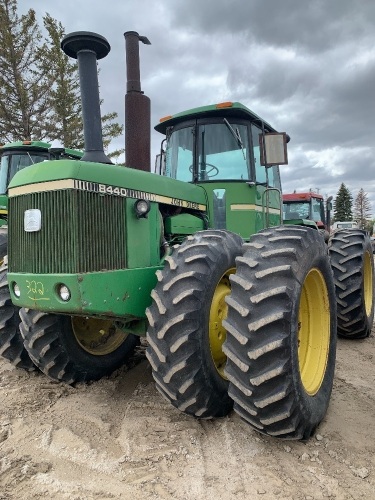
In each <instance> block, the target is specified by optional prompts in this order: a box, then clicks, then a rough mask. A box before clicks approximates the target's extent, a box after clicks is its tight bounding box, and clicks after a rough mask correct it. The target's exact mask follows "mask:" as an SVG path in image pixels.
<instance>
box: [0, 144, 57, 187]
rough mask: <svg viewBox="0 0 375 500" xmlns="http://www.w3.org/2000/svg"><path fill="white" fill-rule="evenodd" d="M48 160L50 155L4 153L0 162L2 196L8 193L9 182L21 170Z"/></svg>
mask: <svg viewBox="0 0 375 500" xmlns="http://www.w3.org/2000/svg"><path fill="white" fill-rule="evenodd" d="M48 158H49V155H48V153H45V154H43V153H29V152H25V153H17V154H6V153H4V154H3V155H2V156H1V162H0V194H5V193H6V191H7V189H8V184H9V182H10V181H11V180H12V178H13V177H14V175H15V174H16V173H17V172H18V171H19V170H22V169H23V168H25V167H29V166H30V165H33V164H34V163H40V162H41V161H45V160H48Z"/></svg>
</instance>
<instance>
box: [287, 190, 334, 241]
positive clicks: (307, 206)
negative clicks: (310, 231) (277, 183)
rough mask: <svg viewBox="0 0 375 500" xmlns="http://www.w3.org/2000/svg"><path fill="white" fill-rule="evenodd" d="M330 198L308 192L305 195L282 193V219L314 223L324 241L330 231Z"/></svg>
mask: <svg viewBox="0 0 375 500" xmlns="http://www.w3.org/2000/svg"><path fill="white" fill-rule="evenodd" d="M331 210H332V196H330V197H329V198H327V200H326V202H325V203H324V198H323V196H322V195H321V194H319V193H315V192H314V191H309V192H306V193H297V192H294V193H287V194H284V193H283V218H284V221H287V220H297V219H308V220H312V221H314V222H315V224H316V225H317V227H318V229H319V230H320V231H321V232H322V233H323V234H324V237H325V239H326V241H328V239H329V234H330V231H331Z"/></svg>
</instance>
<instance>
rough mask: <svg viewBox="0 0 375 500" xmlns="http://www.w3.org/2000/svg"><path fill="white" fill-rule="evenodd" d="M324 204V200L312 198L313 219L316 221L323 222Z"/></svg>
mask: <svg viewBox="0 0 375 500" xmlns="http://www.w3.org/2000/svg"><path fill="white" fill-rule="evenodd" d="M322 204H323V201H322V200H318V199H316V198H312V200H311V208H312V210H311V211H312V218H313V220H315V221H321V220H322V213H324V212H323V207H322Z"/></svg>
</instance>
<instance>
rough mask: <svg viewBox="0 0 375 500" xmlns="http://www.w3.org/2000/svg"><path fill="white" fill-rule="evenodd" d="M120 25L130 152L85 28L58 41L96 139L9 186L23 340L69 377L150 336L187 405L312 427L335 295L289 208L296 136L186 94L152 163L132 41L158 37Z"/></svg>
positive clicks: (317, 250) (100, 370)
mask: <svg viewBox="0 0 375 500" xmlns="http://www.w3.org/2000/svg"><path fill="white" fill-rule="evenodd" d="M125 40H126V48H127V75H128V83H127V94H126V99H125V104H126V114H125V123H126V129H125V130H126V138H125V141H126V142H125V149H126V165H127V166H126V167H123V168H119V167H115V166H113V165H110V161H109V159H108V158H107V157H106V156H105V154H104V151H103V141H102V136H101V129H100V105H99V92H98V86H97V85H96V84H97V69H96V65H97V59H101V58H103V57H105V56H106V55H107V54H108V52H109V50H110V46H109V44H108V42H107V40H106V39H105V38H103V37H101V36H100V35H97V34H94V33H90V32H76V33H72V34H69V35H67V36H66V37H65V38H64V39H63V41H62V49H63V50H64V51H65V53H66V54H68V55H69V56H71V57H74V58H77V59H78V65H79V71H80V81H81V94H82V103H83V118H84V120H83V121H84V130H85V154H84V156H83V158H82V159H81V160H80V161H72V160H63V161H58V162H57V161H52V162H46V163H39V164H38V165H34V166H33V167H30V168H29V169H25V170H23V171H21V172H19V173H18V174H17V175H16V176H15V177H14V179H13V180H12V183H11V186H10V189H9V196H10V198H9V207H10V220H9V275H8V277H9V287H10V293H11V297H12V301H13V303H14V304H15V305H16V306H18V307H21V308H22V309H21V311H20V316H21V319H22V323H21V333H22V337H23V340H24V349H25V350H26V351H27V352H28V354H29V356H30V358H31V359H32V360H33V362H34V363H35V364H36V366H38V367H39V368H40V370H41V371H43V372H44V373H45V374H46V375H48V376H49V377H51V378H53V379H56V380H60V381H63V382H66V383H74V382H77V381H86V380H90V379H98V378H100V377H102V376H104V375H108V374H110V373H111V372H112V371H113V370H115V369H116V368H117V367H119V366H121V365H122V364H123V363H124V361H125V359H126V358H127V356H129V355H130V354H131V353H132V352H133V350H134V348H135V346H136V345H137V343H138V341H139V338H140V337H144V336H146V339H147V353H146V354H147V358H148V360H149V362H150V365H151V369H152V374H153V377H154V380H155V383H156V388H157V389H158V391H159V392H160V393H161V395H162V396H163V397H164V398H166V399H167V400H168V401H170V402H171V403H172V405H173V406H175V407H176V408H178V409H179V410H180V411H182V412H184V413H186V414H189V415H192V416H194V417H196V418H213V417H221V416H224V415H226V414H228V412H230V411H231V409H232V408H233V407H234V409H235V411H236V412H237V413H238V414H239V415H240V416H241V417H242V418H243V419H244V420H245V421H246V422H248V423H249V424H250V425H251V426H252V427H253V428H254V429H256V430H257V431H259V432H261V433H264V434H268V435H272V436H277V437H282V438H287V439H307V438H308V437H309V436H310V435H311V434H312V433H313V432H314V430H315V428H316V427H317V426H318V424H319V423H320V422H321V420H322V419H323V417H324V415H325V413H326V410H327V407H328V404H329V400H330V394H331V390H332V385H333V376H334V367H335V357H336V338H337V309H336V302H337V300H338V299H336V289H335V282H334V274H333V272H332V267H331V262H330V258H329V253H328V247H327V245H326V244H325V242H324V239H323V237H322V236H321V234H320V233H319V231H318V230H317V228H316V225H315V224H314V223H313V221H306V224H308V225H301V224H300V225H282V196H281V186H280V176H279V165H280V164H283V163H286V162H287V155H286V143H287V141H288V137H287V135H286V134H285V133H282V134H280V133H277V132H276V130H275V129H274V128H273V127H272V126H271V125H269V124H268V123H267V122H265V121H264V120H263V119H262V118H260V117H259V116H258V115H256V114H255V113H253V112H252V111H250V110H249V109H248V108H246V107H245V106H243V105H241V104H239V103H236V102H226V103H220V104H216V105H209V106H204V107H200V108H196V109H192V110H189V111H185V112H182V113H179V114H175V115H173V116H168V117H165V118H164V119H162V120H161V121H160V123H159V124H158V125H157V126H156V130H157V131H159V132H160V133H162V134H163V136H164V139H163V142H162V144H163V150H162V153H161V155H160V159H161V161H160V165H159V174H160V175H157V174H155V173H151V172H150V131H149V122H150V102H149V99H148V98H147V97H146V96H145V95H144V94H143V92H142V91H141V86H140V78H139V41H141V42H143V43H149V41H148V40H147V38H145V37H141V36H139V35H138V33H136V32H127V33H125ZM94 83H95V85H94ZM358 238H359V236H358ZM343 245H344V246H345V251H347V252H349V254H351V250H350V242H349V245H346V244H344V243H342V242H340V245H337V244H336V243H332V247H334V248H336V249H337V248H338V246H340V249H339V251H341V250H342V246H343ZM356 245H357V246H356V253H358V242H357V241H356ZM361 245H362V247H361V248H362V254H361V255H358V262H362V263H363V265H361V266H360V274H361V277H362V278H363V273H367V274H366V276H365V277H364V281H365V285H363V279H362V281H361V280H360V279H359V278H358V279H357V281H355V284H354V286H356V287H357V289H356V290H355V292H356V294H357V296H358V297H359V302H360V307H362V309H364V311H365V314H366V320H367V323H371V322H372V315H373V295H372V290H373V263H372V260H371V262H370V260H369V259H368V258H367V252H368V250H367V246H366V245H367V240H366V237H365V235H364V234H363V239H362V240H361ZM331 250H332V249H331ZM338 253H339V252H338ZM345 259H346V260H347V261H350V259H347V257H345ZM338 262H339V263H338V265H339V266H340V265H341V264H340V258H338ZM342 267H345V266H342ZM362 292H363V293H362ZM0 313H1V310H0ZM343 314H344V312H343ZM367 323H366V325H367ZM366 325H363V330H364V329H365V328H366ZM0 335H1V330H0Z"/></svg>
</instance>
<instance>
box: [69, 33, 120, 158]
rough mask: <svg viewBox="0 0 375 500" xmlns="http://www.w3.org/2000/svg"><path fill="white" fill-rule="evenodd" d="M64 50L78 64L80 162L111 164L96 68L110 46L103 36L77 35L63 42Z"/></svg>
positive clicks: (91, 34)
mask: <svg viewBox="0 0 375 500" xmlns="http://www.w3.org/2000/svg"><path fill="white" fill-rule="evenodd" d="M61 48H62V50H63V51H64V52H65V54H66V55H68V56H69V57H72V58H73V59H77V61H78V70H79V81H80V88H81V101H82V119H83V133H84V138H85V153H84V155H83V157H82V159H81V160H82V161H91V162H97V163H112V162H111V160H110V159H109V158H108V157H107V156H106V155H105V153H104V147H103V135H102V120H101V115H100V99H99V83H98V71H97V67H96V62H97V60H98V59H103V58H104V57H106V56H107V54H108V53H109V51H110V50H111V46H110V45H109V43H108V41H107V40H106V39H105V38H104V37H103V36H101V35H98V34H96V33H91V32H88V31H75V32H74V33H70V34H68V35H66V36H65V37H64V38H63V39H62V41H61Z"/></svg>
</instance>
